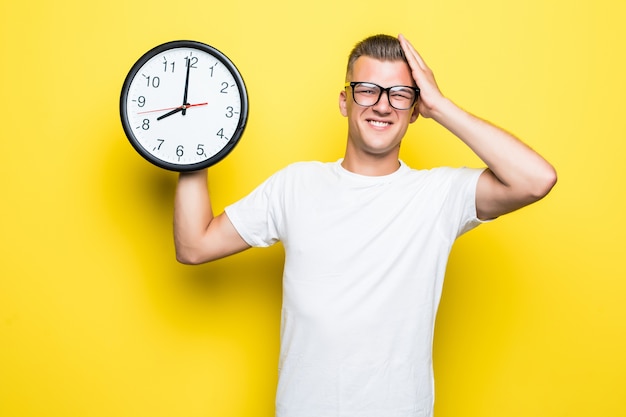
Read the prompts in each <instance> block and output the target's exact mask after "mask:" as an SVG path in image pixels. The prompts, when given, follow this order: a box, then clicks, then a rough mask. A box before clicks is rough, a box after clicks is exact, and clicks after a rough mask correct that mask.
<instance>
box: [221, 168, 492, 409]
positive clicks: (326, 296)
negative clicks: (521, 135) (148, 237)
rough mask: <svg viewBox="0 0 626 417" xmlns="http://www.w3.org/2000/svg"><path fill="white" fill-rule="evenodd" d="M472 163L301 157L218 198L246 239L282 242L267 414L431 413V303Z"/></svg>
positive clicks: (467, 199)
mask: <svg viewBox="0 0 626 417" xmlns="http://www.w3.org/2000/svg"><path fill="white" fill-rule="evenodd" d="M481 172H482V170H476V169H468V168H436V169H431V170H413V169H411V168H409V167H408V166H407V165H405V164H404V163H402V162H401V163H400V168H399V169H398V170H397V171H396V172H394V173H393V174H390V175H386V176H380V177H369V176H362V175H357V174H354V173H351V172H349V171H347V170H345V169H344V168H343V167H342V166H341V160H340V161H337V162H334V163H322V162H301V163H296V164H293V165H290V166H288V167H287V168H285V169H283V170H281V171H279V172H277V173H276V174H274V175H273V176H272V177H270V178H269V179H268V180H267V181H265V182H264V183H263V184H261V185H260V186H259V187H258V188H257V189H255V190H254V191H253V192H252V193H251V194H250V195H248V196H247V197H245V198H244V199H242V200H240V201H239V202H237V203H235V204H233V205H231V206H229V207H227V208H226V214H227V215H228V217H229V219H230V220H231V222H232V223H233V225H234V226H235V228H236V229H237V231H238V232H239V234H240V235H241V236H242V238H243V239H244V240H245V241H246V242H247V243H248V244H250V245H251V246H269V245H271V244H273V243H275V242H277V241H279V240H280V241H281V242H282V243H283V245H284V248H285V269H284V273H283V308H282V323H281V350H280V360H279V383H278V390H277V396H276V416H277V417H429V416H431V415H432V411H433V402H434V391H433V390H434V383H433V370H432V339H433V331H434V322H435V316H436V311H437V307H438V305H439V299H440V296H441V290H442V285H443V278H444V275H445V268H446V264H447V260H448V255H449V253H450V249H451V247H452V244H453V243H454V240H455V239H456V238H457V237H458V236H459V235H460V234H462V233H464V232H465V231H468V230H470V229H471V228H473V227H475V226H476V225H477V224H479V223H480V221H479V220H478V219H477V217H476V206H475V197H476V184H477V181H478V177H479V176H480V174H481Z"/></svg>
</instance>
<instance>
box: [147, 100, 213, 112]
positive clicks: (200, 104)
mask: <svg viewBox="0 0 626 417" xmlns="http://www.w3.org/2000/svg"><path fill="white" fill-rule="evenodd" d="M208 104H209V103H195V104H187V105H186V106H185V107H187V108H190V107H198V106H206V105H208ZM182 107H183V106H178V107H166V108H164V109H154V110H144V111H139V112H137V114H146V113H156V112H161V111H167V110H175V109H180V108H182Z"/></svg>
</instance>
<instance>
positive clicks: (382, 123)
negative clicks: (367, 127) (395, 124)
mask: <svg viewBox="0 0 626 417" xmlns="http://www.w3.org/2000/svg"><path fill="white" fill-rule="evenodd" d="M367 122H368V123H369V124H371V125H373V126H376V127H386V126H389V125H390V124H391V123H389V122H381V121H378V120H368V121H367Z"/></svg>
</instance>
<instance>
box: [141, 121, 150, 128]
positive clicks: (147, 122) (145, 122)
mask: <svg viewBox="0 0 626 417" xmlns="http://www.w3.org/2000/svg"><path fill="white" fill-rule="evenodd" d="M141 128H142V129H143V130H148V129H150V119H143V123H142V124H141Z"/></svg>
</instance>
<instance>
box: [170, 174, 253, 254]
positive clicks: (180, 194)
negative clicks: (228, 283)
mask: <svg viewBox="0 0 626 417" xmlns="http://www.w3.org/2000/svg"><path fill="white" fill-rule="evenodd" d="M174 244H175V247H176V259H177V260H178V261H179V262H181V263H183V264H201V263H205V262H209V261H213V260H216V259H219V258H223V257H225V256H228V255H232V254H234V253H237V252H241V251H243V250H245V249H248V248H249V247H250V245H248V244H247V243H246V242H245V241H244V240H243V239H242V237H241V236H240V235H239V233H238V232H237V230H236V229H235V227H234V226H233V224H232V223H231V222H230V219H229V218H228V216H227V215H226V214H225V213H222V214H220V215H219V216H213V209H212V207H211V198H210V196H209V190H208V182H207V171H206V170H202V171H196V172H189V173H180V175H179V178H178V185H177V187H176V196H175V199H174Z"/></svg>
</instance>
